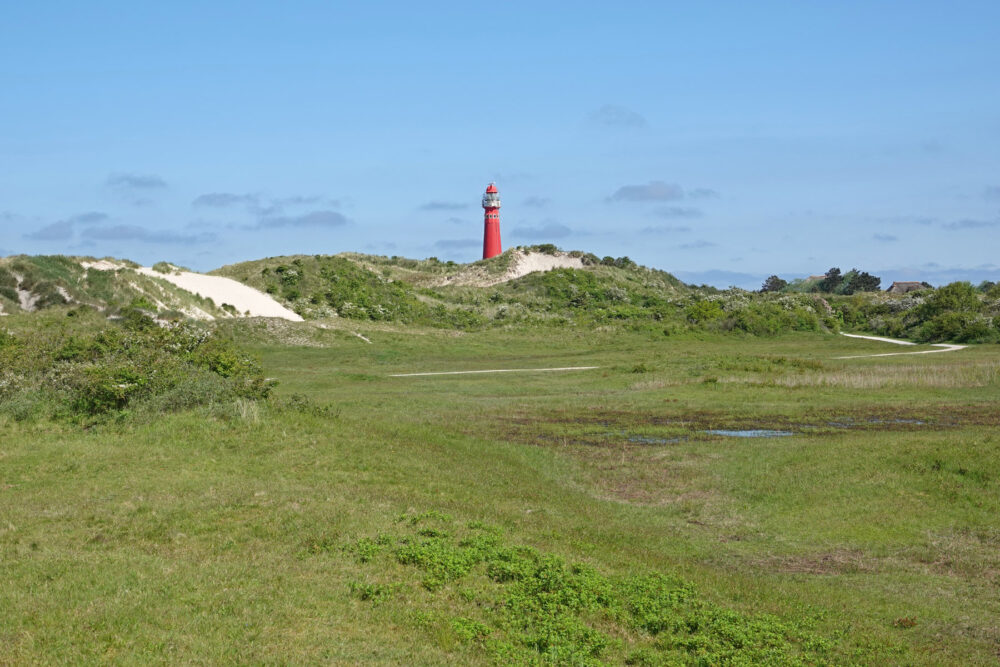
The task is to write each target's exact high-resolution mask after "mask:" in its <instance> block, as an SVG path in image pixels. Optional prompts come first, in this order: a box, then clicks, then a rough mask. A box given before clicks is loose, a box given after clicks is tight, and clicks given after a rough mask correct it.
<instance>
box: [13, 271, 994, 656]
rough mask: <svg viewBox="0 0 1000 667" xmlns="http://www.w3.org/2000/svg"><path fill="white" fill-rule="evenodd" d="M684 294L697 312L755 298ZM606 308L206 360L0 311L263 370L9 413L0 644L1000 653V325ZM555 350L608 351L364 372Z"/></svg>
mask: <svg viewBox="0 0 1000 667" xmlns="http://www.w3.org/2000/svg"><path fill="white" fill-rule="evenodd" d="M601 270H607V271H611V270H619V269H616V268H615V267H602V269H601ZM595 275H596V276H597V277H598V278H600V276H601V275H602V274H601V273H596V274H595ZM637 275H638V274H637ZM529 278H532V280H534V281H538V282H537V283H535V284H532V283H531V281H524V284H523V285H522V286H521V287H517V288H516V289H515V288H511V293H515V292H516V291H517V290H523V292H524V293H525V294H530V295H534V296H533V297H532V298H538V299H541V298H542V295H541V293H540V292H539V291H538V290H539V289H541V288H544V289H545V290H549V289H550V288H551V289H552V296H551V297H547V298H551V299H552V300H553V303H559V304H562V305H559V306H558V307H557V310H564V309H569V308H572V306H568V305H565V304H568V303H569V301H570V300H571V299H573V298H575V297H576V296H579V293H578V294H576V295H573V294H571V290H570V286H571V285H575V286H576V287H577V289H578V290H580V292H581V293H587V292H592V291H594V290H598V289H601V286H600V282H599V281H598V283H594V284H592V283H588V282H584V281H586V280H587V279H580V280H577V277H576V276H575V274H572V273H570V274H565V273H554V274H553V275H552V276H551V277H550V278H548V279H547V280H545V281H543V280H542V277H531V276H529ZM549 281H551V282H549ZM622 284H626V285H627V283H626V282H625V281H624V280H623V282H622ZM453 289H454V291H455V293H456V295H462V294H465V293H464V292H462V290H465V289H469V290H471V289H472V288H466V287H458V288H453ZM488 289H492V288H488ZM488 293H489V292H488ZM641 293H642V292H641V290H640V288H638V287H636V288H632V292H631V293H630V302H629V303H628V304H625V305H630V306H634V305H635V304H634V303H633V302H632V301H631V299H632V295H637V296H638V295H641ZM469 294H471V291H470V292H469ZM502 294H507V292H502ZM678 295H679V297H681V298H682V299H685V300H684V301H681V303H684V304H685V305H684V306H683V307H684V309H685V310H687V309H688V308H691V315H692V316H697V317H698V318H701V317H702V314H701V312H700V311H699V310H697V309H700V308H704V309H705V310H706V312H709V313H713V312H716V311H714V309H712V310H710V308H711V307H710V306H697V307H694V304H700V303H704V302H708V303H719V302H721V305H720V309H721V310H722V311H723V313H724V316H723V317H715V318H711V317H710V319H709V320H706V321H712V322H719V321H721V320H722V319H724V317H725V316H726V315H725V313H728V312H729V311H728V308H729V306H727V305H726V300H727V299H733V300H742V299H744V298H745V299H748V300H749V299H750V298H751V297H748V296H746V295H745V294H743V293H736V292H733V293H725V294H721V295H715V296H716V297H717V298H710V297H711V296H712V295H701V296H699V297H698V298H695V297H694V296H693V295H691V294H687V293H685V292H680V291H679V293H678ZM925 296H926V295H925ZM981 297H982V295H977V298H981ZM456 298H458V297H457V296H456ZM462 298H465V297H462ZM504 298H506V297H504ZM782 298H785V297H780V296H779V297H775V303H779V304H780V303H781V302H780V299H782ZM803 298H809V297H803ZM847 298H849V299H855V298H857V297H847ZM926 302H929V301H925V303H926ZM755 303H756V302H755ZM760 303H771V301H770V300H765V301H761V302H760ZM791 303H798V302H797V301H794V300H793V301H792V302H791ZM614 304H619V306H614ZM620 304H621V302H620V301H611V302H610V305H609V304H608V303H607V302H602V303H601V304H600V305H590V306H587V308H586V310H584V311H583V312H584V313H588V314H587V315H586V317H579V318H567V321H566V322H565V323H563V324H559V325H555V326H513V325H502V326H501V325H491V326H484V327H481V328H479V329H476V330H472V331H469V332H461V331H456V330H453V329H445V328H442V327H439V326H431V327H427V326H416V325H405V326H404V325H402V324H399V323H393V322H385V321H379V322H375V321H371V320H366V319H350V318H339V319H332V320H327V321H325V322H324V323H323V324H324V326H326V327H327V328H325V329H323V328H319V327H318V326H317V325H315V324H313V323H310V322H305V323H299V324H292V323H284V324H281V325H280V326H281V328H280V329H276V328H273V327H272V324H273V323H269V322H265V321H262V320H235V319H233V320H226V321H220V323H219V324H218V325H217V326H218V327H219V332H218V333H217V334H216V335H215V336H217V337H218V338H215V337H213V338H210V339H206V341H205V342H204V343H203V345H207V344H208V343H209V342H210V341H212V340H218V341H219V342H220V343H221V342H222V341H229V342H226V343H225V344H224V349H226V350H229V351H230V352H232V353H233V354H234V355H235V356H229V355H218V356H215V355H208V357H207V358H202V357H201V356H200V355H199V354H198V353H197V350H189V351H184V350H183V347H182V348H181V349H178V350H176V351H168V350H166V349H165V348H164V346H163V345H161V344H160V341H161V339H160V336H165V337H169V336H173V335H175V334H174V333H173V330H171V331H167V330H163V331H160V330H154V329H152V328H149V327H147V326H145V325H146V324H148V322H147V321H146V320H143V319H138V318H137V319H136V321H135V322H131V323H128V321H127V320H126V323H123V324H115V323H108V322H105V321H104V320H103V319H102V318H99V317H97V314H96V313H93V312H90V313H87V312H79V311H77V312H76V314H74V315H73V316H72V317H70V316H68V315H69V313H70V312H72V311H73V310H76V308H75V307H74V308H72V309H70V308H68V307H66V306H62V307H53V308H51V309H47V310H45V311H42V312H40V313H35V314H16V315H13V316H10V317H5V318H2V319H0V328H2V329H3V330H4V331H5V332H8V331H9V332H10V333H5V334H4V335H3V342H2V349H3V350H6V351H7V352H4V354H10V350H13V349H16V350H17V352H16V353H14V354H13V355H12V356H7V357H5V362H4V364H5V365H4V366H3V367H2V368H7V367H8V366H9V365H10V364H23V363H27V362H26V361H25V360H31V359H37V360H38V369H39V370H42V369H43V368H44V367H46V364H47V365H48V366H47V367H48V368H49V369H55V368H60V367H61V366H60V365H61V364H70V365H72V366H73V367H74V368H77V367H79V368H81V369H82V368H84V367H85V366H86V364H87V363H88V362H87V361H86V359H87V358H91V359H101V360H104V359H107V360H108V364H118V363H120V364H122V365H127V363H129V362H130V358H129V355H130V354H131V352H129V350H130V349H137V348H136V346H133V345H131V343H126V344H123V341H125V342H127V341H133V340H134V341H141V343H140V344H139V345H138V347H141V348H143V349H145V348H147V347H148V348H149V349H150V352H149V354H150V355H156V358H157V359H159V361H157V363H156V364H153V365H152V366H150V365H142V363H140V361H141V360H137V361H136V363H137V364H138V365H139V367H142V368H145V369H147V370H148V369H150V368H151V367H153V368H154V369H155V368H160V367H161V364H165V368H167V369H168V370H170V369H175V370H176V371H177V372H179V373H182V374H183V377H185V378H187V377H193V378H202V379H204V380H205V381H208V380H209V378H210V376H218V377H219V378H221V379H222V381H224V382H227V383H228V382H229V380H228V379H226V378H224V377H222V375H221V374H220V373H219V371H220V370H223V369H226V368H230V367H232V366H231V364H230V363H229V362H227V361H226V360H227V359H236V360H237V361H238V360H240V359H247V358H248V357H246V356H245V351H246V350H249V351H250V352H253V353H255V354H256V355H259V357H260V360H261V366H262V368H263V375H266V376H267V377H273V378H276V379H277V380H278V384H277V386H276V387H275V388H274V390H273V392H272V395H271V396H270V397H269V398H251V397H248V395H247V394H242V395H241V393H240V391H235V390H234V391H232V392H231V393H228V394H210V395H209V396H208V398H206V400H205V402H206V405H201V404H198V405H194V406H188V407H185V405H178V404H168V405H170V407H165V409H164V410H163V414H162V416H159V417H157V418H156V419H152V418H150V416H151V415H152V414H153V412H155V411H158V410H159V408H153V407H152V406H155V405H157V400H159V399H158V398H157V396H160V397H163V396H168V395H169V393H170V392H169V391H168V392H166V393H157V394H156V395H155V396H152V395H151V396H148V397H141V398H140V397H137V398H136V402H135V403H134V404H133V403H132V401H131V400H130V401H129V403H128V404H127V405H125V406H119V405H117V404H115V405H114V406H110V411H109V412H107V413H105V416H103V417H102V416H97V417H91V416H84V415H86V414H87V413H86V412H83V413H79V414H78V415H66V414H65V413H64V412H60V411H59V410H36V411H30V412H29V413H28V414H18V413H17V411H10V410H6V409H0V463H2V465H0V580H2V581H3V582H4V585H3V586H0V609H3V610H4V611H3V613H2V614H0V663H11V664H25V663H27V664H31V663H48V664H61V663H81V662H85V663H89V662H99V661H100V662H115V661H117V662H163V663H188V662H197V663H220V662H226V663H231V662H240V663H244V662H250V663H259V662H267V663H274V662H279V663H291V664H314V663H324V664H328V663H348V664H353V663H364V662H375V663H384V664H445V663H450V664H456V663H457V664H490V663H497V662H501V663H502V662H514V661H517V662H539V663H546V662H548V663H576V664H581V663H587V662H594V663H597V662H602V663H610V664H622V663H625V664H635V665H642V664H699V663H701V664H768V663H770V664H796V663H801V664H872V665H876V664H877V665H881V664H917V665H938V664H961V665H977V664H984V665H985V664H994V663H995V660H996V653H997V650H998V647H1000V629H998V627H997V620H996V619H997V618H1000V598H998V595H997V590H998V585H1000V580H998V578H997V577H998V574H997V573H998V572H1000V556H998V554H1000V530H998V526H997V520H996V517H997V516H998V515H1000V440H998V436H997V435H996V434H997V432H998V431H997V429H998V426H1000V417H998V415H1000V411H998V410H997V400H998V396H1000V391H998V389H1000V360H998V357H997V349H996V347H994V346H990V345H981V346H973V347H970V348H968V349H965V350H961V351H959V352H952V353H944V354H931V355H917V356H903V357H887V358H881V359H879V358H871V359H850V360H842V359H837V358H836V357H840V356H845V355H855V354H866V353H867V354H876V353H880V352H886V351H890V352H895V351H898V350H897V349H895V348H893V347H892V346H887V345H885V344H880V343H876V342H870V341H860V340H850V339H846V338H844V337H841V336H834V335H831V334H828V333H823V332H816V331H804V332H798V333H787V334H778V335H773V336H759V337H754V336H750V335H747V334H745V333H739V332H733V333H728V334H723V333H717V332H715V331H713V330H712V328H711V327H708V326H702V327H699V326H694V325H693V324H692V325H691V326H690V327H688V326H687V325H685V326H683V327H680V326H679V327H678V328H677V329H676V330H675V331H674V332H673V333H672V334H671V335H670V336H664V335H663V328H665V326H666V325H663V324H658V325H657V326H655V327H654V326H648V327H635V326H633V323H632V322H631V321H629V320H617V321H616V320H615V319H613V318H605V319H601V320H597V317H598V315H597V314H596V313H598V312H599V311H600V310H601V309H604V310H607V309H608V308H610V307H620ZM966 305H968V304H966ZM642 307H643V308H648V309H649V310H653V309H654V308H655V307H656V306H642ZM669 307H670V308H674V307H675V306H669ZM790 312H791V311H790ZM140 314H141V312H140ZM930 316H931V317H933V315H930ZM553 317H554V318H555V317H563V315H555V316H553ZM671 317H673V315H670V316H669V317H667V318H665V320H661V322H663V321H667V322H670V321H673V320H671ZM684 317H685V318H687V315H685V316H684ZM587 318H594V321H599V322H600V324H598V325H596V326H588V325H586V324H585V323H586V322H587V321H588V319H587ZM178 331H180V330H178ZM102 332H103V333H102ZM109 332H114V333H109ZM355 332H356V333H360V334H363V335H364V336H366V337H367V338H368V339H370V340H371V341H372V342H371V344H369V343H367V342H365V341H364V340H362V339H360V338H358V337H356V336H355V335H353V333H355ZM109 335H111V336H118V337H119V338H115V339H114V340H115V341H116V344H115V345H114V346H111V345H104V344H103V343H102V342H101V341H102V340H104V339H103V338H102V337H104V336H109ZM177 335H180V334H177ZM35 336H37V338H38V340H39V341H57V340H58V341H62V343H61V345H60V346H59V347H56V346H55V345H54V344H49V343H44V344H41V345H40V347H41V348H43V350H48V351H47V352H44V354H43V352H37V353H36V352H35V351H32V350H30V347H31V346H30V345H28V344H25V343H26V342H28V341H31V340H34V337H35ZM147 337H149V338H147ZM288 339H296V340H302V341H303V342H304V343H308V344H309V345H310V347H294V346H290V345H285V344H278V343H275V342H271V341H275V340H288ZM71 340H72V341H75V342H73V343H72V344H71V343H70V341H71ZM164 340H165V339H164ZM12 341H13V342H12ZM102 345H103V348H102V347H101V346H102ZM167 347H169V346H167ZM118 348H123V349H122V350H120V351H115V350H118ZM886 348H889V349H888V350H887V349H886ZM921 349H925V348H922V347H918V348H916V350H921ZM52 350H59V352H58V355H57V354H55V353H54V352H51V351H52ZM102 350H103V351H102ZM907 351H909V350H907ZM94 354H99V355H105V354H107V355H108V356H106V357H105V356H99V357H88V356H87V355H94ZM161 355H162V356H161ZM57 356H64V357H67V358H66V359H58V358H56V357H57ZM140 356H142V355H140ZM210 359H214V361H209V360H210ZM205 361H208V363H207V364H206V363H205ZM32 363H34V362H32ZM213 364H214V366H215V368H214V370H213ZM77 365H79V366H77ZM105 365H106V362H105V361H101V362H100V364H99V366H100V367H104V366H105ZM238 365H239V364H237V366H238ZM578 365H579V366H582V365H587V366H592V365H596V366H599V367H600V368H598V369H597V370H591V371H580V372H570V373H534V374H532V373H528V374H496V375H490V374H482V375H461V376H430V377H409V378H398V377H389V375H390V374H391V373H406V372H421V371H443V370H474V369H490V368H526V367H528V368H530V367H560V366H578ZM246 368H247V369H248V373H249V377H260V376H261V374H260V373H258V372H257V371H256V370H255V367H254V366H253V365H252V364H251V365H250V366H248V367H246ZM171 372H173V371H171ZM192 373H193V375H192ZM26 376H27V377H33V378H34V377H37V378H41V379H44V378H46V377H48V376H47V375H46V373H45V372H42V373H41V374H40V375H36V374H34V373H32V374H27V375H26ZM212 381H213V382H214V380H212ZM116 384H126V383H122V382H118V383H116ZM39 386H42V385H39ZM213 386H214V385H213ZM236 386H238V387H242V386H245V385H242V384H239V383H237V385H236ZM250 386H251V387H252V386H253V383H250ZM11 390H12V389H11V385H5V389H4V391H7V392H10V391H11ZM16 390H17V389H16V388H15V389H14V391H16ZM9 395H11V394H9V393H8V394H5V396H9ZM98 395H99V394H98ZM67 396H70V395H67ZM250 396H253V393H252V392H251V394H250ZM4 400H5V399H4ZM66 404H72V401H70V400H67V401H64V402H62V403H60V405H66ZM4 406H6V402H5V403H4ZM144 406H145V407H144ZM225 406H228V409H223V407H225ZM65 417H69V418H65ZM736 430H776V431H788V432H791V433H793V435H791V436H787V437H775V438H734V437H727V436H725V435H720V434H719V432H721V431H736Z"/></svg>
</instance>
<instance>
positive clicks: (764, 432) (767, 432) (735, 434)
mask: <svg viewBox="0 0 1000 667" xmlns="http://www.w3.org/2000/svg"><path fill="white" fill-rule="evenodd" d="M705 433H710V434H712V435H724V436H728V437H730V438H777V437H781V436H785V435H795V434H794V433H792V432H791V431H772V430H771V429H766V428H755V429H748V430H741V431H725V430H710V431H705Z"/></svg>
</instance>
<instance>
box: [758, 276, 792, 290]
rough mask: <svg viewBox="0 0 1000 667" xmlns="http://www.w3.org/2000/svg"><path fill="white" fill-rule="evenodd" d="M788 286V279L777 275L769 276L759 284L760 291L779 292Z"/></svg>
mask: <svg viewBox="0 0 1000 667" xmlns="http://www.w3.org/2000/svg"><path fill="white" fill-rule="evenodd" d="M786 287H788V281H787V280H782V279H781V278H779V277H778V276H770V277H769V278H768V279H767V280H765V281H764V284H763V285H761V286H760V291H761V292H780V291H781V290H783V289H785V288H786Z"/></svg>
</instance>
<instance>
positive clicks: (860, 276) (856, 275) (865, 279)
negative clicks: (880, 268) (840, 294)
mask: <svg viewBox="0 0 1000 667" xmlns="http://www.w3.org/2000/svg"><path fill="white" fill-rule="evenodd" d="M848 275H849V276H850V277H849V278H848V279H847V284H846V285H845V286H844V294H854V293H855V292H877V291H878V290H879V286H880V285H881V284H882V279H881V278H879V277H878V276H873V275H872V274H870V273H868V272H867V271H861V272H859V271H858V270H857V269H851V270H850V272H849V273H848Z"/></svg>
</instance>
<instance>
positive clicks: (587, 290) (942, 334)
mask: <svg viewBox="0 0 1000 667" xmlns="http://www.w3.org/2000/svg"><path fill="white" fill-rule="evenodd" d="M532 250H533V251H535V252H542V253H550V254H551V253H555V252H557V249H556V248H555V247H554V246H551V247H550V244H549V245H546V246H535V247H533V248H532ZM512 253H513V251H507V252H506V253H504V254H503V255H500V256H499V257H494V258H492V259H490V260H484V261H482V262H475V263H473V264H469V265H460V264H455V263H453V262H447V263H443V262H439V261H437V260H435V259H433V258H432V259H429V260H422V261H418V260H410V259H404V258H387V257H375V256H367V255H353V254H347V255H341V256H336V257H331V256H325V255H316V256H307V255H300V256H295V257H274V258H268V259H263V260H257V261H254V262H245V263H242V264H235V265H232V266H227V267H223V268H222V269H219V270H218V271H216V272H215V273H217V274H219V275H224V276H227V277H230V278H234V279H236V280H240V281H242V282H244V283H247V284H248V285H251V286H253V287H256V288H258V289H261V290H265V291H267V292H269V293H270V294H272V295H273V296H275V297H276V298H278V299H279V300H281V301H282V302H283V303H285V305H287V306H288V307H290V308H292V309H293V310H295V311H296V312H298V313H299V314H300V315H302V316H303V317H305V318H307V319H315V318H324V317H330V316H333V315H339V316H340V317H346V318H350V319H359V320H375V321H393V322H401V323H407V324H423V325H428V326H435V327H443V328H460V329H465V330H475V329H483V328H488V327H498V326H499V327H510V326H525V325H531V326H545V327H567V326H570V327H572V326H602V325H613V326H623V327H626V328H628V329H631V330H635V331H644V332H657V333H660V334H664V335H667V336H671V335H678V334H680V335H683V334H684V333H685V332H693V331H707V332H728V331H737V332H742V333H748V334H752V335H756V336H773V335H777V334H779V333H784V332H790V331H839V330H840V329H844V330H847V331H857V332H875V333H878V334H881V335H889V336H900V337H907V338H913V339H915V340H919V341H923V342H941V341H951V342H998V341H1000V289H998V288H996V287H994V286H992V285H987V286H984V287H985V289H981V290H977V289H975V288H973V287H972V286H971V285H969V284H968V283H954V284H952V285H948V286H946V287H942V288H940V289H938V290H934V289H929V290H923V291H920V292H915V293H910V294H907V295H889V294H885V293H882V292H875V291H873V290H877V289H878V283H879V280H878V278H877V277H874V276H871V275H870V274H868V273H867V272H864V271H858V270H856V269H852V270H851V271H848V272H847V273H846V274H841V273H840V270H839V269H831V270H830V271H829V272H827V276H826V278H824V280H823V281H818V282H817V281H814V282H813V283H808V284H806V283H804V282H802V281H798V283H793V284H792V285H788V284H787V283H785V284H782V283H784V281H781V279H780V278H777V276H772V278H773V279H774V280H772V279H769V281H768V282H767V283H765V288H764V289H763V291H762V292H761V293H754V292H748V291H746V290H740V289H730V290H725V291H719V290H715V289H711V288H693V287H690V286H687V285H684V284H683V283H681V282H680V281H678V280H677V279H676V278H674V277H673V276H672V275H670V274H669V273H666V272H663V271H656V270H652V269H648V268H646V267H641V266H637V265H636V264H635V263H634V262H632V261H631V260H629V259H628V258H627V257H619V258H617V259H616V258H612V257H605V258H604V259H598V258H597V257H596V256H594V255H590V254H584V253H580V252H574V253H570V255H572V256H577V257H580V258H581V259H582V260H583V262H584V268H582V269H568V268H562V269H554V270H552V271H547V272H538V273H532V274H529V275H527V276H524V277H522V278H518V279H515V280H510V281H508V282H503V283H499V284H489V283H491V278H492V279H496V278H497V277H498V276H500V275H501V274H503V272H504V271H505V270H507V269H508V268H509V266H510V264H511V262H512V261H513V260H512ZM800 283H801V284H800Z"/></svg>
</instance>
